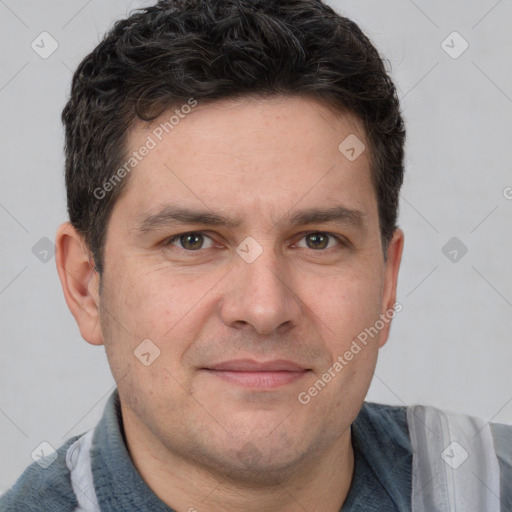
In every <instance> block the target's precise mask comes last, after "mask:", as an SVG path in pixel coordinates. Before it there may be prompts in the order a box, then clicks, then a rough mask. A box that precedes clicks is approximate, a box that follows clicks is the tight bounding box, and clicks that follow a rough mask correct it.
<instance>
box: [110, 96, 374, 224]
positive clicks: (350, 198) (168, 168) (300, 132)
mask: <svg viewBox="0 0 512 512" xmlns="http://www.w3.org/2000/svg"><path fill="white" fill-rule="evenodd" d="M177 111H178V112H177ZM185 112H186V113H185ZM144 145H146V146H150V147H151V149H150V150H149V151H145V153H146V154H145V156H144V157H143V158H141V159H140V161H138V163H137V165H136V166H135V167H134V169H133V171H132V172H131V174H130V176H129V183H128V184H127V185H128V186H127V190H126V191H125V193H124V194H123V197H122V198H121V199H120V202H122V203H125V206H129V209H130V212H129V213H130V216H132V217H133V219H132V220H133V221H135V220H140V216H141V215H148V214H150V213H155V212H156V211H158V210H159V209H161V208H163V207H165V206H168V205H170V204H171V205H178V206H180V205H181V206H185V207H190V208H193V207H195V208H196V209H197V207H198V206H200V207H201V209H202V210H206V209H210V210H218V208H219V207H221V208H222V210H223V211H224V212H230V211H231V212H233V213H235V212H236V213H237V218H239V217H240V215H238V214H240V212H242V216H243V214H244V213H246V214H251V213H252V214H254V212H265V213H266V214H267V215H268V216H269V220H272V219H274V220H273V222H275V219H276V218H277V217H280V216H281V214H282V213H283V211H290V210H291V209H293V208H294V205H297V208H298V209H300V208H299V207H301V208H308V207H314V206H315V207H316V206H319V205H321V206H324V207H328V206H329V205H330V206H335V205H336V206H338V205H340V204H341V205H343V206H345V207H346V208H347V209H353V210H356V209H357V210H359V211H362V212H363V214H366V215H370V216H371V215H374V214H375V215H376V201H375V194H374V191H373V186H372V181H371V175H370V159H369V151H368V150H367V148H368V144H367V142H366V137H365V133H364V130H363V127H362V123H361V122H360V121H359V120H358V119H357V118H356V117H355V116H353V115H351V114H348V113H347V114H342V113H340V112H339V111H334V110H330V109H329V108H328V107H326V106H325V105H323V104H321V103H319V102H317V101H315V100H314V99H310V98H303V97H288V96H284V97H282V96H281V97H273V98H268V99H262V98H249V97H246V98H242V99H236V100H233V99H230V100H221V101H214V102H207V103H201V102H198V104H197V106H196V107H194V108H193V109H188V108H187V109H183V110H180V107H179V106H178V107H173V109H172V110H169V111H166V112H165V113H163V114H162V115H161V116H160V117H159V118H158V119H156V120H155V121H153V122H152V123H150V124H147V123H142V122H140V123H137V124H136V125H135V126H134V127H133V129H132V130H131V132H130V133H129V135H128V137H127V147H128V155H130V154H132V153H133V152H137V151H138V149H140V148H142V147H143V146H144ZM347 150H348V152H347ZM354 155H355V157H356V158H354ZM136 213H137V214H140V215H139V216H138V217H135V214H136Z"/></svg>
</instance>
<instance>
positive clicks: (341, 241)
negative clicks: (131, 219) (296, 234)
mask: <svg viewBox="0 0 512 512" xmlns="http://www.w3.org/2000/svg"><path fill="white" fill-rule="evenodd" d="M197 234H199V235H202V236H203V237H206V238H209V239H210V240H212V242H213V239H212V238H211V237H210V236H208V235H207V234H206V233H205V232H204V231H185V232H184V233H179V234H177V235H174V236H172V237H171V238H167V239H166V240H164V242H163V243H162V245H163V246H164V247H168V246H171V245H173V242H175V241H177V240H178V241H179V239H180V237H182V236H184V235H197ZM313 234H320V235H326V236H328V237H331V238H334V239H335V240H336V241H337V242H338V244H339V245H340V246H341V247H347V246H348V242H347V240H345V239H344V238H342V237H340V236H337V235H335V234H333V233H329V232H326V231H308V232H307V233H304V234H303V235H302V237H301V238H300V240H302V239H303V238H305V237H307V236H309V235H313ZM300 240H299V241H300ZM175 247H176V246H175ZM176 248H177V249H181V250H182V251H185V252H189V253H201V252H203V251H205V250H208V249H203V248H201V249H196V250H190V249H185V248H183V247H176ZM306 249H309V247H306ZM329 249H333V247H328V248H325V249H318V250H316V249H311V250H312V251H316V252H327V251H329Z"/></svg>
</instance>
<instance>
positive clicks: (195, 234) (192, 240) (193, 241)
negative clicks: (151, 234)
mask: <svg viewBox="0 0 512 512" xmlns="http://www.w3.org/2000/svg"><path fill="white" fill-rule="evenodd" d="M205 239H208V240H210V242H211V244H210V246H208V247H203V244H204V241H205ZM176 244H179V245H178V247H179V248H180V249H184V250H186V251H198V250H201V249H209V248H210V247H212V244H213V240H212V239H211V238H210V237H209V236H207V235H205V234H204V233H201V232H199V231H191V232H189V233H181V234H179V235H175V236H173V237H172V238H168V239H167V240H166V241H165V242H164V245H165V246H166V247H167V246H169V245H176Z"/></svg>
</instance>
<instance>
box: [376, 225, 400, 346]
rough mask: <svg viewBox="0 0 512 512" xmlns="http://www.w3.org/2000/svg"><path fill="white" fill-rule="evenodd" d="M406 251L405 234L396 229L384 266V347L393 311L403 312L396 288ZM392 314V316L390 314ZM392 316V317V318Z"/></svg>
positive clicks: (380, 339) (382, 338)
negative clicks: (403, 254) (397, 303)
mask: <svg viewBox="0 0 512 512" xmlns="http://www.w3.org/2000/svg"><path fill="white" fill-rule="evenodd" d="M403 249H404V232H403V231H402V230H401V229H396V230H395V232H394V233H393V237H392V238H391V241H390V242H389V247H388V250H387V260H386V263H385V266H384V287H383V293H382V311H381V313H382V315H383V317H382V318H383V319H384V327H383V329H382V330H381V332H380V338H379V346H380V347H382V346H383V345H384V344H385V343H386V341H387V339H388V336H389V331H390V329H391V318H393V317H394V316H395V313H393V311H396V312H399V311H401V310H402V307H401V304H400V305H397V307H395V304H396V288H397V283H398V271H399V270H400V262H401V261H402V252H403ZM390 313H391V314H390ZM391 315H392V316H391Z"/></svg>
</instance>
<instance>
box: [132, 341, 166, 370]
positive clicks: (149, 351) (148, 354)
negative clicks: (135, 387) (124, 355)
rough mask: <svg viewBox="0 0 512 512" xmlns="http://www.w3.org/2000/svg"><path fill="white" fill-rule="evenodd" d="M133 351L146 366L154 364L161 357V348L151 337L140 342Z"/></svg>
mask: <svg viewBox="0 0 512 512" xmlns="http://www.w3.org/2000/svg"><path fill="white" fill-rule="evenodd" d="M133 353H134V354H135V357H136V358H137V359H138V360H139V361H140V362H141V363H142V364H143V365H144V366H150V365H152V364H153V363H154V362H155V360H156V359H158V358H159V357H160V349H159V348H158V347H157V346H156V345H155V344H154V343H153V342H152V341H151V340H150V339H145V340H144V341H142V342H141V343H139V344H138V345H137V347H136V348H135V350H134V351H133Z"/></svg>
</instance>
